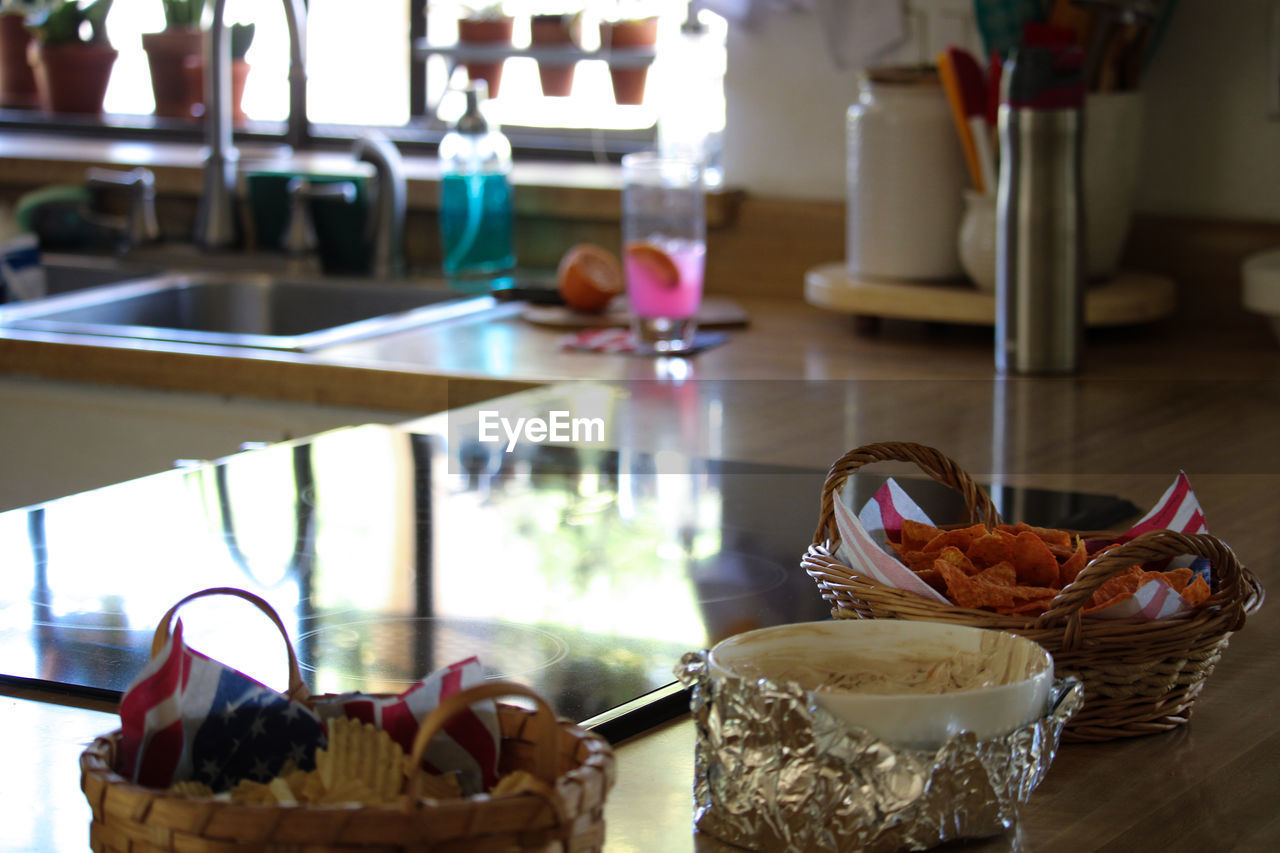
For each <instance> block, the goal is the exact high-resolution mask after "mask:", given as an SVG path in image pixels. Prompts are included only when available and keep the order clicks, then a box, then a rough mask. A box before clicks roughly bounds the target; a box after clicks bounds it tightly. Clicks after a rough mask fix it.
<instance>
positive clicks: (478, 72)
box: [458, 17, 515, 98]
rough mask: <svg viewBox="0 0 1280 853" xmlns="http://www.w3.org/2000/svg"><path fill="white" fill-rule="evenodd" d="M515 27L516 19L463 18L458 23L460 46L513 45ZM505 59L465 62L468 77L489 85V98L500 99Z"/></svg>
mask: <svg viewBox="0 0 1280 853" xmlns="http://www.w3.org/2000/svg"><path fill="white" fill-rule="evenodd" d="M514 26H515V19H514V18H507V17H503V18H461V19H459V21H458V44H511V31H512V29H513V27H514ZM505 61H506V60H505V59H500V60H498V61H496V62H464V63H463V65H464V66H465V67H466V69H467V76H468V77H470V78H471V79H472V80H483V81H485V82H486V83H488V84H489V97H490V98H496V97H498V86H499V85H500V84H501V83H502V64H503V63H504V62H505Z"/></svg>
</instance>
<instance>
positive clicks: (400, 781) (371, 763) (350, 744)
mask: <svg viewBox="0 0 1280 853" xmlns="http://www.w3.org/2000/svg"><path fill="white" fill-rule="evenodd" d="M406 761H407V759H406V757H405V754H404V750H403V749H402V748H401V747H400V744H398V743H396V742H395V741H394V740H392V739H391V735H389V734H387V733H386V732H385V731H383V730H381V729H378V728H375V727H374V726H373V724H372V723H363V722H361V721H360V720H355V719H352V718H350V717H336V718H334V719H332V720H330V721H329V743H328V746H326V747H325V748H324V749H318V750H316V771H317V772H318V773H319V775H320V779H321V781H322V782H323V783H324V787H325V792H326V793H325V799H324V800H322V802H344V801H342V800H335V799H333V797H334V796H337V794H336V793H335V792H346V791H355V790H356V789H357V787H360V786H362V787H363V788H364V789H367V791H366V790H362V791H359V796H356V797H355V798H354V799H355V801H359V802H369V803H382V802H386V801H388V800H390V799H393V798H394V797H396V796H398V795H399V794H400V792H401V791H402V790H403V789H404V779H405V764H406ZM366 794H367V795H366Z"/></svg>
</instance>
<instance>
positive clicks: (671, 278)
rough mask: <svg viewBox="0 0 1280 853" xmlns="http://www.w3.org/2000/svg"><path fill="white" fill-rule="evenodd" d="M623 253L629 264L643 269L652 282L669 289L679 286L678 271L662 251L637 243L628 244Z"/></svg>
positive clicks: (673, 262)
mask: <svg viewBox="0 0 1280 853" xmlns="http://www.w3.org/2000/svg"><path fill="white" fill-rule="evenodd" d="M623 251H624V253H625V254H626V257H627V260H628V261H629V262H631V263H634V264H637V265H639V266H641V267H643V268H644V269H645V271H646V272H648V274H649V276H651V277H652V278H653V280H654V281H656V282H658V283H660V284H662V285H665V286H666V287H671V288H675V287H679V286H680V270H679V269H678V268H677V267H676V262H675V261H673V260H671V256H670V255H668V254H667V253H666V252H664V251H662V249H660V248H658V247H657V246H655V245H653V244H652V243H645V242H643V241H639V242H635V243H628V244H627V246H626V248H625V249H624V250H623Z"/></svg>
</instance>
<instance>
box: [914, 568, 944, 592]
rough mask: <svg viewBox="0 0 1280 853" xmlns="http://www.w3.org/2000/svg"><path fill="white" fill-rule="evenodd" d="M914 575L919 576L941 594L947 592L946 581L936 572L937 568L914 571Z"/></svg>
mask: <svg viewBox="0 0 1280 853" xmlns="http://www.w3.org/2000/svg"><path fill="white" fill-rule="evenodd" d="M916 577H918V578H920V580H922V581H924V582H925V583H927V584H928V585H929V586H931V587H933V588H934V590H935V591H937V592H939V593H941V594H942V595H946V594H947V582H946V581H944V580H943V579H942V575H941V574H939V573H938V571H937V569H932V568H930V569H925V570H924V571H920V572H916Z"/></svg>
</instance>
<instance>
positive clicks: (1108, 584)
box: [1081, 566, 1145, 613]
mask: <svg viewBox="0 0 1280 853" xmlns="http://www.w3.org/2000/svg"><path fill="white" fill-rule="evenodd" d="M1144 574H1145V572H1143V571H1142V566H1130V567H1129V568H1127V569H1125V570H1124V571H1121V572H1117V573H1116V574H1114V575H1112V576H1111V577H1109V578H1107V579H1106V580H1105V581H1104V582H1103V583H1102V585H1101V586H1099V587H1098V588H1097V589H1096V590H1095V591H1094V593H1093V597H1092V598H1090V599H1089V607H1088V608H1086V609H1085V610H1083V611H1081V612H1083V613H1090V612H1092V611H1094V610H1098V609H1100V608H1101V606H1103V605H1102V604H1101V602H1104V601H1110V600H1111V599H1118V598H1122V597H1126V596H1130V595H1133V594H1134V593H1135V592H1137V591H1138V587H1140V586H1142V581H1143V579H1144V578H1143V575H1144Z"/></svg>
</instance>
